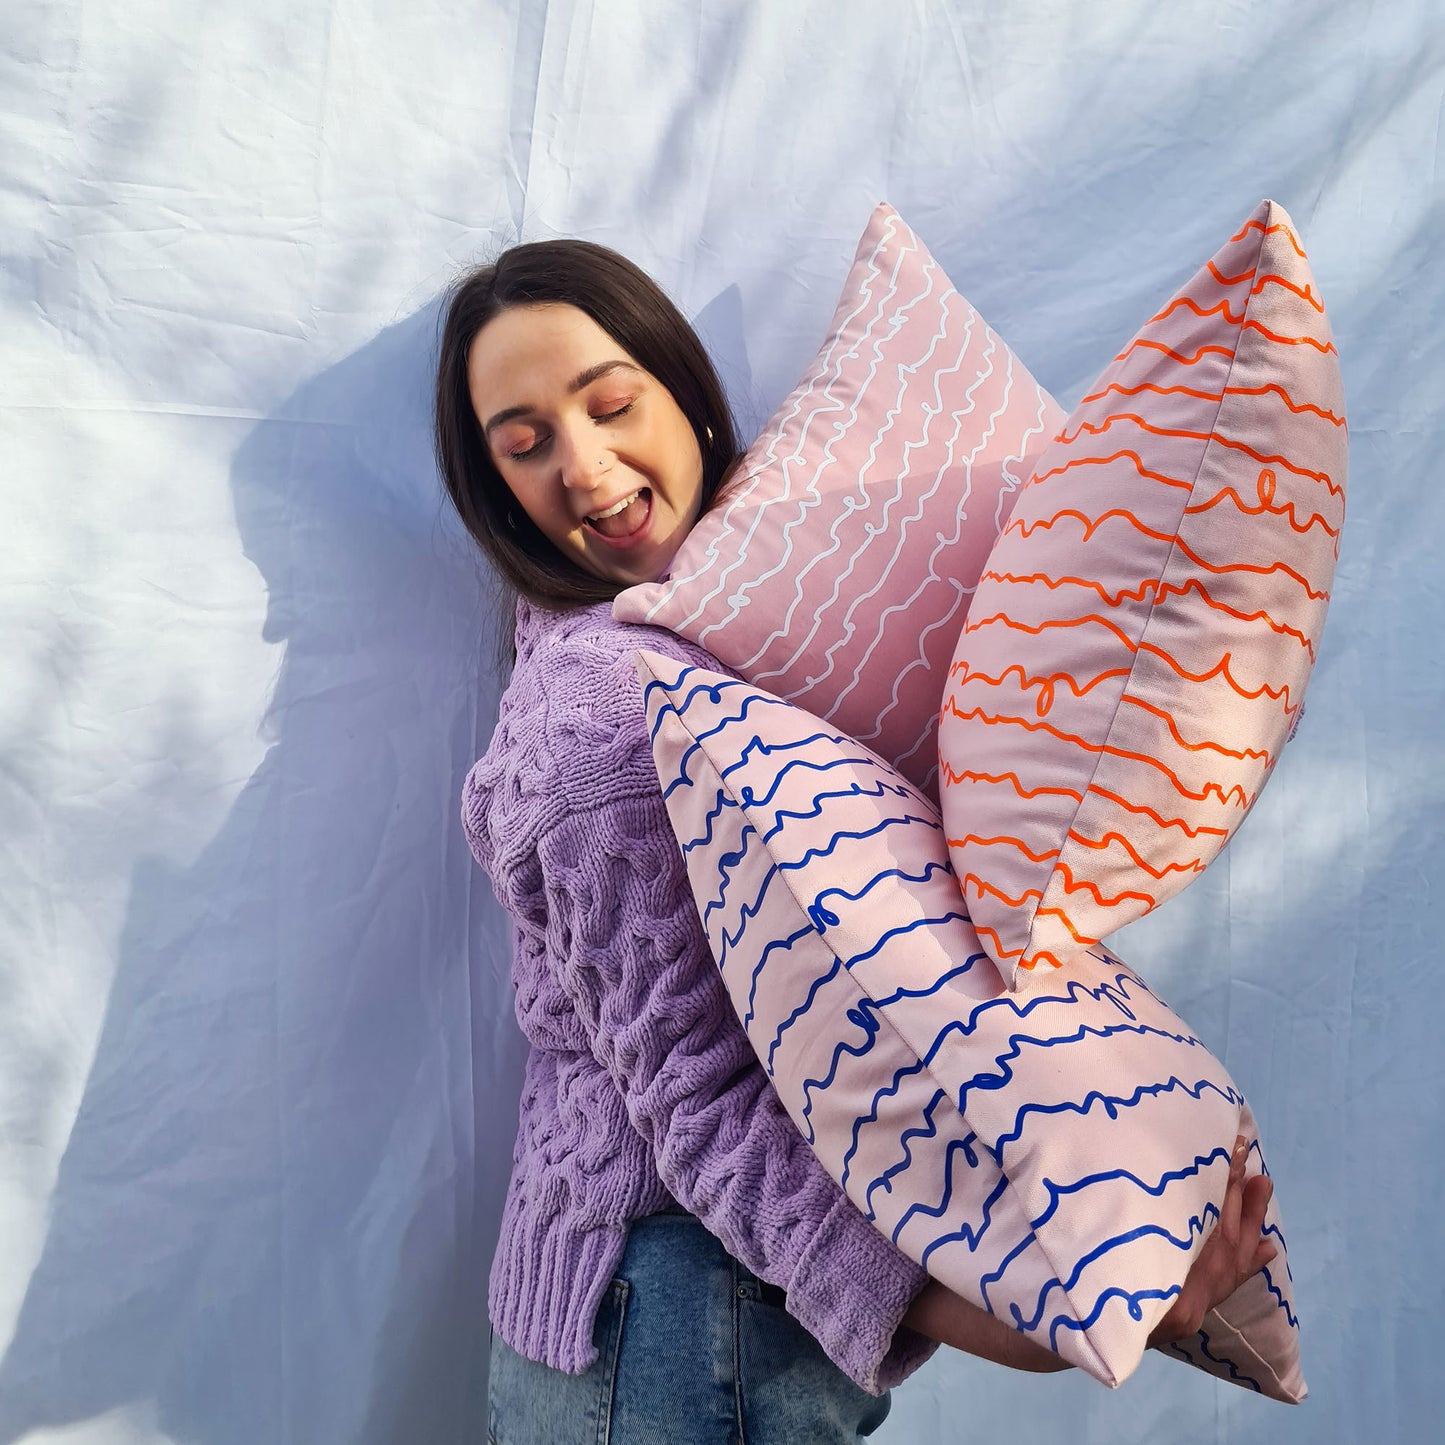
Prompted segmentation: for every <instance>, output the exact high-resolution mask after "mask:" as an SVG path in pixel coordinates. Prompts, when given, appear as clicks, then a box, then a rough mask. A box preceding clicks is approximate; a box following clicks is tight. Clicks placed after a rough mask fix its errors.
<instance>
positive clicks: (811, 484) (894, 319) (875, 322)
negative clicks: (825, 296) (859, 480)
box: [698, 248, 917, 672]
mask: <svg viewBox="0 0 1445 1445" xmlns="http://www.w3.org/2000/svg"><path fill="white" fill-rule="evenodd" d="M914 249H916V248H910V249H909V250H907V251H905V252H903V253H902V254H900V256H899V258H898V261H897V263H896V265H895V266H894V268H893V274H892V275H891V276H890V277H889V279H888V289H887V291H886V293H884V294H883V295H881V296H880V297H878V299H877V303H876V310H875V314H874V315H873V316H872V317H871V318H870V320H869V322H868V324H867V326H866V327H865V329H864V331H863V333H862V335H860V336H859V338H858V339H857V341H856V342H855V343H854V344H853V346H852V347H850V348H849V350H848V351H847V352H845V353H844V355H843V357H842V359H841V361H840V363H839V366H838V368H837V372H836V373H835V375H834V376H833V377H832V378H831V379H830V381H829V383H828V386H827V388H826V389H825V391H824V393H823V397H824V398H825V399H827V400H828V401H831V402H834V403H835V404H834V405H832V406H831V407H828V408H825V407H824V406H823V405H822V404H821V401H820V404H819V405H818V406H816V407H814V408H813V410H812V411H811V412H809V413H808V416H807V418H806V420H805V421H804V423H803V425H802V427H801V428H800V429H799V430H798V432H797V441H796V444H795V446H794V448H793V452H792V455H791V456H789V457H787V458H786V459H785V460H784V461H783V463H782V474H783V476H782V488H781V491H780V494H779V495H778V497H777V498H775V499H773V500H772V502H771V505H773V506H782V505H784V504H789V503H791V504H793V505H795V506H796V507H797V509H798V510H797V515H796V516H795V517H794V518H793V519H792V520H791V521H789V522H785V523H784V524H783V525H782V527H781V529H780V541H781V544H782V551H781V554H780V556H779V558H778V561H777V563H776V565H775V566H774V567H772V568H771V569H770V570H769V571H767V572H764V573H762V574H761V575H760V576H758V577H756V578H754V579H752V580H751V581H750V582H748V583H747V584H746V586H747V588H749V589H752V588H757V587H762V586H765V585H766V584H767V583H768V582H770V581H771V580H772V579H773V578H774V577H776V576H777V575H778V574H779V573H780V572H782V571H784V570H785V569H786V568H787V567H788V566H789V565H790V563H791V562H792V552H793V547H792V540H791V534H792V533H793V532H794V531H796V530H797V528H798V527H800V526H802V525H803V523H804V522H806V520H807V518H808V514H809V512H810V511H811V510H812V509H814V508H816V507H819V506H822V505H823V504H824V501H825V498H824V497H823V494H822V493H821V492H820V491H819V490H818V480H819V478H820V477H821V476H822V475H823V473H824V472H826V471H827V469H828V467H829V466H830V465H831V464H832V463H833V461H834V455H833V453H834V448H835V447H836V446H837V445H838V443H839V442H840V441H841V440H842V439H843V438H844V437H846V436H847V434H848V432H849V430H850V429H851V428H852V426H853V424H854V423H855V422H856V421H857V418H858V407H859V404H860V402H861V401H862V400H863V398H864V397H865V396H866V395H867V393H868V390H869V388H870V386H871V385H872V382H873V379H874V377H875V375H876V374H877V371H878V368H879V363H880V360H881V356H882V350H883V347H884V346H886V345H887V343H888V342H889V341H890V340H891V339H892V337H893V336H894V335H895V334H896V333H897V332H898V330H899V329H900V328H901V326H902V325H903V321H904V319H905V317H906V314H907V310H908V307H907V306H905V307H903V308H902V309H901V310H900V309H891V305H892V303H893V302H894V300H895V298H896V296H897V294H898V289H899V273H900V272H901V271H902V269H903V266H904V264H905V262H906V260H907V258H908V257H909V256H910V255H912V254H913V250H914ZM909 304H910V305H912V304H917V302H916V301H915V302H912V303H909ZM860 309H861V308H860ZM853 314H854V315H855V316H856V315H857V314H858V313H857V311H855V312H854V313H853ZM851 319H852V318H851V317H850V320H851ZM889 323H891V328H892V329H891V330H890V332H889V334H888V335H887V336H886V337H884V338H883V340H882V341H879V340H877V339H876V333H877V330H878V328H879V327H881V326H883V325H885V324H889ZM869 342H871V343H872V346H873V351H874V357H875V360H874V361H873V363H872V365H870V367H869V369H868V373H867V378H866V380H865V381H864V382H863V384H862V386H861V387H859V388H858V389H857V391H856V394H855V396H854V397H853V400H852V403H851V405H850V406H849V408H848V412H847V415H846V416H845V417H843V418H842V419H841V420H839V419H837V417H836V415H835V418H834V420H833V422H832V427H833V435H832V437H830V438H829V440H828V442H827V444H826V445H825V447H824V449H823V456H822V460H821V461H820V462H819V463H818V464H817V465H816V466H813V465H809V466H808V467H807V473H806V477H805V479H804V482H803V484H802V486H801V487H800V486H798V485H797V484H796V483H795V482H794V480H793V477H792V475H791V472H792V469H793V467H794V464H795V463H799V462H803V461H805V453H806V451H807V443H808V437H809V434H810V432H811V430H812V428H813V424H814V422H815V421H817V420H818V419H819V418H820V416H821V415H823V414H824V413H825V411H827V412H832V413H835V414H836V413H838V412H840V411H841V410H842V408H841V406H839V405H837V404H836V400H837V399H836V398H835V396H834V394H833V386H834V383H835V382H837V381H838V380H839V379H840V378H841V376H842V373H843V365H842V363H843V362H846V361H848V360H851V359H855V358H857V357H859V356H861V355H862V354H863V352H864V350H865V346H866V344H867V343H869ZM810 498H811V500H810ZM744 600H745V599H743V598H742V596H741V594H739V595H738V596H735V597H730V598H729V599H728V601H729V603H730V604H732V605H733V606H734V608H735V610H734V612H732V613H731V614H729V615H730V616H736V615H737V610H738V609H740V607H741V604H742V602H743V601H744ZM789 616H791V612H790V613H789ZM727 620H728V619H727V618H724V619H723V621H722V622H718V623H714V624H713V625H712V626H711V627H708V628H707V629H705V630H704V631H703V632H702V633H701V634H700V635H699V638H698V641H699V642H700V643H701V645H703V646H704V647H705V646H706V645H707V638H708V637H709V636H710V635H711V634H712V633H713V632H714V631H715V630H716V629H717V628H718V627H721V626H722V625H723V624H724V623H725V622H726V621H727ZM779 635H781V634H780V633H778V632H776V631H775V632H774V633H773V634H772V635H771V636H770V637H769V638H768V639H767V640H766V641H765V642H764V643H763V645H762V647H761V648H760V649H759V652H758V654H757V655H756V656H755V657H754V658H752V659H750V660H749V661H747V662H740V663H739V664H738V665H737V668H738V671H740V672H746V671H747V670H748V668H749V667H750V666H752V665H753V664H754V663H756V660H757V657H760V656H761V655H762V654H763V653H764V652H766V650H767V648H768V647H769V646H770V645H771V643H772V642H773V641H774V640H775V639H776V638H777V637H778V636H779Z"/></svg>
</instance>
